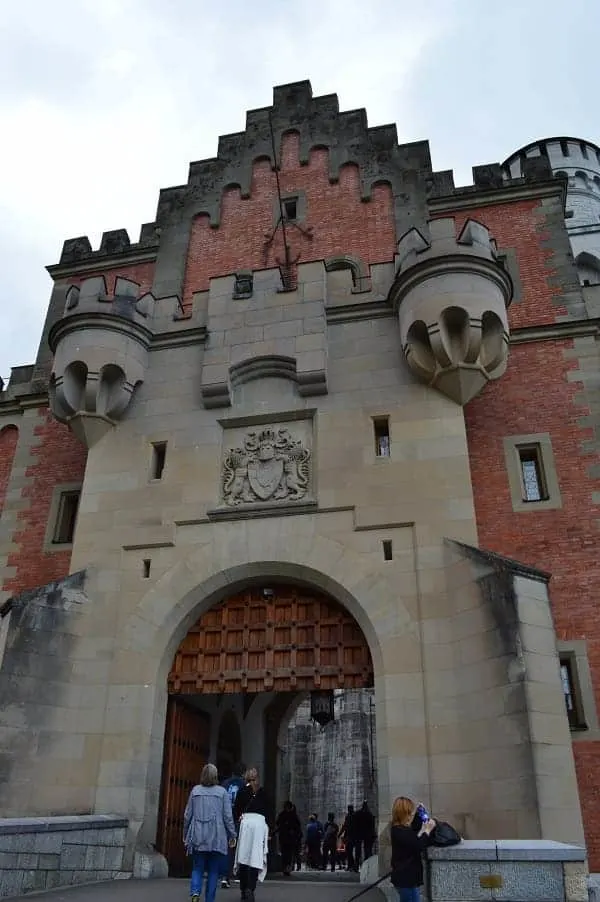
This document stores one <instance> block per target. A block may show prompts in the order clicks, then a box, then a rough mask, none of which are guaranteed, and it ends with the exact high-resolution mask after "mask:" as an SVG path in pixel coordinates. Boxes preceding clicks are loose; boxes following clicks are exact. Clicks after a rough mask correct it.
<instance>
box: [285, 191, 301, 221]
mask: <svg viewBox="0 0 600 902" xmlns="http://www.w3.org/2000/svg"><path fill="white" fill-rule="evenodd" d="M283 213H284V216H285V218H286V219H287V220H288V222H295V221H296V219H297V217H298V198H296V197H289V198H288V199H287V200H284V201H283Z"/></svg>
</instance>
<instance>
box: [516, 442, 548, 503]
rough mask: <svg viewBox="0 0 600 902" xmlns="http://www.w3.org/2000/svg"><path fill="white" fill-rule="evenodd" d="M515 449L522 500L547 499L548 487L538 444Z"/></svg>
mask: <svg viewBox="0 0 600 902" xmlns="http://www.w3.org/2000/svg"><path fill="white" fill-rule="evenodd" d="M517 450H518V454H519V466H520V469H521V488H522V492H523V501H527V502H535V501H547V500H548V488H547V484H546V475H545V473H544V463H543V459H542V450H541V448H540V446H539V445H529V446H521V447H519V448H518V449H517Z"/></svg>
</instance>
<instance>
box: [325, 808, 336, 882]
mask: <svg viewBox="0 0 600 902" xmlns="http://www.w3.org/2000/svg"><path fill="white" fill-rule="evenodd" d="M339 832H340V828H339V826H338V824H336V822H335V814H334V812H333V811H330V812H329V814H328V815H327V823H326V824H325V827H324V833H323V866H324V870H327V865H328V864H329V865H331V870H332V871H335V864H336V860H337V844H338V835H339Z"/></svg>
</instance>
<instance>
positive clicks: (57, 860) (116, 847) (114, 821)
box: [0, 815, 130, 897]
mask: <svg viewBox="0 0 600 902" xmlns="http://www.w3.org/2000/svg"><path fill="white" fill-rule="evenodd" d="M127 827H128V821H127V818H123V817H112V816H110V815H79V816H72V817H50V818H35V817H26V818H0V897H6V896H17V895H20V894H21V893H28V892H33V891H35V890H45V889H52V888H54V887H59V886H71V885H72V884H79V883H93V882H96V881H99V880H114V879H117V878H120V877H129V876H130V874H125V873H123V872H122V867H123V855H124V850H125V843H126V838H127Z"/></svg>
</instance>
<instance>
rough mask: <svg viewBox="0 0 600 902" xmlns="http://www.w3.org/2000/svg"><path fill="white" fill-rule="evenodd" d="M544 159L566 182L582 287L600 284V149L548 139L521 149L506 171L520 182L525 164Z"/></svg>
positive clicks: (569, 228)
mask: <svg viewBox="0 0 600 902" xmlns="http://www.w3.org/2000/svg"><path fill="white" fill-rule="evenodd" d="M539 156H545V157H546V158H547V159H548V161H549V163H550V166H551V168H552V171H553V172H554V174H555V175H557V176H563V178H565V179H566V180H567V202H566V226H567V231H568V233H569V238H570V241H571V248H572V251H573V257H574V259H575V263H576V266H577V270H578V273H579V279H580V282H581V284H582V285H598V284H600V147H598V145H596V144H592V142H591V141H582V140H580V139H579V138H545V139H544V140H541V141H534V142H532V143H531V144H527V145H526V146H525V147H522V148H520V149H519V150H517V151H516V152H515V153H514V154H512V155H511V156H510V157H508V159H507V160H505V161H504V163H503V164H502V165H503V168H504V170H505V172H506V174H507V176H509V177H510V178H520V177H521V168H522V161H523V160H524V159H526V158H530V157H539Z"/></svg>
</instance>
